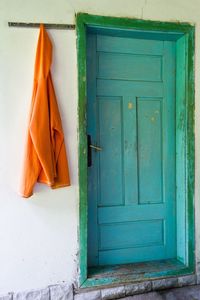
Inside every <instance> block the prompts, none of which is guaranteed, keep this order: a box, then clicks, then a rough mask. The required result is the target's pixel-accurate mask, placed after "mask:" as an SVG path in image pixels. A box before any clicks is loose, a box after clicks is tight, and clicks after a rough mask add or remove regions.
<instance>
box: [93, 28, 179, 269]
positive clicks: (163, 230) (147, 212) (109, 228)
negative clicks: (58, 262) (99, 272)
mask: <svg viewBox="0 0 200 300" xmlns="http://www.w3.org/2000/svg"><path fill="white" fill-rule="evenodd" d="M87 133H88V264H89V266H100V265H112V264H125V263H134V262H144V261H151V260H162V259H169V258H174V257H176V219H175V44H174V42H171V41H159V40H145V39H135V38H130V37H117V36H106V35H98V34H92V33H90V34H88V37H87ZM90 145H91V146H90ZM95 146H97V148H96V149H95Z"/></svg>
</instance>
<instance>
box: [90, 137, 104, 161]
mask: <svg viewBox="0 0 200 300" xmlns="http://www.w3.org/2000/svg"><path fill="white" fill-rule="evenodd" d="M87 145H88V157H87V160H88V167H91V166H92V149H94V150H95V151H102V148H101V147H99V146H96V145H92V140H91V135H89V134H88V136H87Z"/></svg>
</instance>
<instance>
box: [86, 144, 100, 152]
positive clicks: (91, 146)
mask: <svg viewBox="0 0 200 300" xmlns="http://www.w3.org/2000/svg"><path fill="white" fill-rule="evenodd" d="M89 147H90V148H92V149H94V150H96V151H102V148H101V147H99V146H95V145H92V144H90V145H89Z"/></svg>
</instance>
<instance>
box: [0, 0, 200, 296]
mask: <svg viewBox="0 0 200 300" xmlns="http://www.w3.org/2000/svg"><path fill="white" fill-rule="evenodd" d="M76 12H88V13H92V14H99V15H110V16H122V17H132V18H134V17H136V18H141V19H151V20H161V21H186V22H191V23H195V25H196V47H195V49H196V54H195V55H196V57H195V78H196V79H195V83H196V85H195V99H196V100H195V101H196V110H195V122H196V123H195V126H196V131H195V139H196V159H195V173H196V174H195V176H196V183H195V207H196V257H197V263H198V262H199V261H200V203H199V195H200V185H199V182H200V135H199V130H198V129H199V128H200V101H199V100H198V99H200V84H199V83H200V2H199V1H198V0H191V1H188V0H168V1H166V0H110V1H107V0H101V1H99V0H84V1H82V0H73V1H72V0H71V1H69V0H43V1H40V0H34V1H30V0H17V1H16V0H0V140H1V146H0V293H4V292H8V291H20V290H25V289H32V288H40V287H43V286H46V285H49V284H56V283H61V282H63V281H64V282H67V283H71V282H73V281H74V280H76V279H77V266H78V264H77V251H78V242H77V230H78V151H77V146H78V142H77V60H76V33H75V31H65V30H64V31H61V30H60V31H59V30H50V31H49V34H50V36H51V39H52V42H53V47H54V57H53V66H52V74H53V80H54V85H55V90H56V93H57V98H58V104H59V107H60V112H61V117H62V121H63V127H64V133H65V142H66V147H67V151H68V158H69V164H70V174H71V181H72V186H71V187H69V188H63V189H58V190H51V189H49V188H48V187H46V186H44V185H39V184H37V185H36V187H35V194H34V196H33V197H31V198H30V199H29V200H24V199H22V198H21V197H20V196H18V194H17V191H18V186H19V180H20V174H21V167H22V160H23V151H24V143H25V136H26V130H27V121H28V114H29V108H30V101H31V94H32V82H33V66H34V59H35V50H36V44H37V37H38V29H25V28H21V29H20V28H9V27H8V26H7V22H8V21H21V22H44V23H45V22H49V23H74V22H75V17H74V15H75V13H76Z"/></svg>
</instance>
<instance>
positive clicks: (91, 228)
mask: <svg viewBox="0 0 200 300" xmlns="http://www.w3.org/2000/svg"><path fill="white" fill-rule="evenodd" d="M96 69H97V60H96V35H95V34H88V35H87V70H88V73H90V74H89V75H87V134H89V135H90V136H91V143H96V138H97V130H98V128H97V123H98V115H97V105H96V101H97V100H96ZM88 146H89V145H88ZM96 156H97V153H96V152H95V151H93V149H91V166H90V167H89V168H88V216H89V217H88V265H98V259H99V256H98V247H99V246H98V243H99V240H98V236H99V235H98V208H97V201H98V194H99V191H98V189H99V184H98V160H97V159H96Z"/></svg>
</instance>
